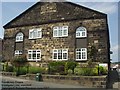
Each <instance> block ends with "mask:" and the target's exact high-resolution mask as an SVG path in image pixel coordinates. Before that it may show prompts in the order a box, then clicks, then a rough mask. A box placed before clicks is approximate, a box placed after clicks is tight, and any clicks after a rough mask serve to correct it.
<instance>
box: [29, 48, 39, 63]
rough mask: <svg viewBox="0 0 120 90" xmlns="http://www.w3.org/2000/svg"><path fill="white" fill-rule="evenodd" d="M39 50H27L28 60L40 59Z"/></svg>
mask: <svg viewBox="0 0 120 90" xmlns="http://www.w3.org/2000/svg"><path fill="white" fill-rule="evenodd" d="M40 60H41V50H28V61H36V62H37V61H40Z"/></svg>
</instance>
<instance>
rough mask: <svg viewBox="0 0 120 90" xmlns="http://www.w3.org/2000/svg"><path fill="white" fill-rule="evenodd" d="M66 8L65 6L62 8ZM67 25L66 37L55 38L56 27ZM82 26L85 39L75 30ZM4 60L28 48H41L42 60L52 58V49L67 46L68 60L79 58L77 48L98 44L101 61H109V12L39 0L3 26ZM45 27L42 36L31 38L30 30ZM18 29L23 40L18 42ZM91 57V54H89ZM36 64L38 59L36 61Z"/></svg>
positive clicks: (99, 59) (44, 61) (98, 56)
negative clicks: (77, 36)
mask: <svg viewBox="0 0 120 90" xmlns="http://www.w3.org/2000/svg"><path fill="white" fill-rule="evenodd" d="M63 8H64V9H63ZM64 25H66V26H68V36H67V37H58V38H57V37H53V27H54V26H64ZM80 26H83V27H85V28H86V30H87V37H86V38H80V39H78V38H76V29H77V28H78V27H80ZM4 28H5V34H4V48H3V54H4V59H6V60H11V59H12V58H13V57H14V52H15V50H19V49H20V50H22V51H23V54H26V55H27V56H28V50H29V49H40V50H41V61H40V62H42V63H46V62H49V61H52V56H53V52H52V51H53V49H62V48H66V49H68V60H76V48H87V49H89V47H90V46H91V45H95V46H96V48H97V50H98V54H97V56H96V58H97V60H98V61H99V62H108V60H109V48H110V46H109V32H108V24H107V15H106V14H103V13H100V12H98V11H94V10H91V9H89V8H86V7H83V6H79V5H77V4H74V3H71V2H51V3H49V2H38V3H36V4H35V5H33V6H32V7H31V8H29V9H28V10H26V11H25V12H23V13H22V14H20V15H19V16H18V17H16V18H15V19H13V20H12V21H11V22H9V23H8V24H6V25H5V26H4ZM33 28H42V38H39V39H32V40H31V39H29V30H30V29H33ZM18 32H22V33H23V34H24V40H23V42H15V39H16V38H15V37H16V34H17V33H18ZM87 59H89V57H87ZM34 63H35V62H34Z"/></svg>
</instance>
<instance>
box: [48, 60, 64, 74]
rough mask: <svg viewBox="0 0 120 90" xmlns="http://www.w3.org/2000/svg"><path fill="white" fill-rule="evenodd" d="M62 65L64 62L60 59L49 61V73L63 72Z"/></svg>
mask: <svg viewBox="0 0 120 90" xmlns="http://www.w3.org/2000/svg"><path fill="white" fill-rule="evenodd" d="M64 66H65V62H61V61H57V62H50V63H49V66H48V67H49V73H50V74H55V73H60V74H64Z"/></svg>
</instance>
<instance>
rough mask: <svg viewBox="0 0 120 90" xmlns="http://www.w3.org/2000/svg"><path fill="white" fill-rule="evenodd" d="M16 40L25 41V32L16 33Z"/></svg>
mask: <svg viewBox="0 0 120 90" xmlns="http://www.w3.org/2000/svg"><path fill="white" fill-rule="evenodd" d="M16 41H17V42H18V41H23V33H21V32H20V33H18V34H17V35H16Z"/></svg>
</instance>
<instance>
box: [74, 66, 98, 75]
mask: <svg viewBox="0 0 120 90" xmlns="http://www.w3.org/2000/svg"><path fill="white" fill-rule="evenodd" d="M74 73H75V74H76V75H82V76H96V75H98V70H97V68H75V69H74Z"/></svg>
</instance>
